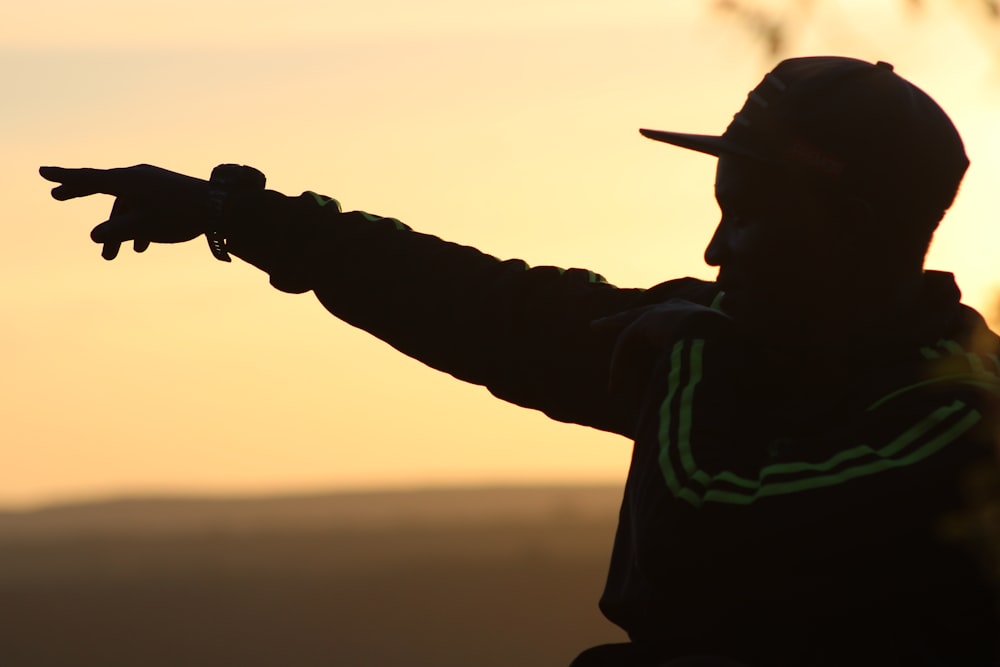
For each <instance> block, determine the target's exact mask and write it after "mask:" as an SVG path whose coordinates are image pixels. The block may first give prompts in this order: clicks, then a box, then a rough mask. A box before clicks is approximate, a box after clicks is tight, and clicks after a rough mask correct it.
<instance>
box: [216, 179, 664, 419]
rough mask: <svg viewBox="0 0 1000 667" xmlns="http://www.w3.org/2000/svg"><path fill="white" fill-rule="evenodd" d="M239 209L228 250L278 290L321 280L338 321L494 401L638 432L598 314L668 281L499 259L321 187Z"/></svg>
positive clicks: (639, 299)
mask: <svg viewBox="0 0 1000 667" xmlns="http://www.w3.org/2000/svg"><path fill="white" fill-rule="evenodd" d="M231 219H232V220H233V221H234V222H233V224H232V230H231V231H230V233H229V249H230V251H231V252H232V253H233V254H235V255H237V256H239V257H241V258H242V259H244V260H246V261H248V262H250V263H252V264H254V265H255V266H257V267H258V268H261V269H263V270H264V271H266V272H267V273H269V274H270V277H271V283H272V284H273V285H274V286H275V287H277V288H278V289H281V290H283V291H287V292H293V293H301V292H305V291H309V290H312V291H313V292H314V293H315V294H316V296H317V297H318V298H319V300H320V302H321V303H322V304H323V305H324V306H325V307H326V308H327V309H328V310H329V311H330V312H331V313H333V314H334V315H336V316H337V317H338V318H340V319H342V320H344V321H345V322H347V323H349V324H351V325H353V326H356V327H359V328H361V329H364V330H365V331H368V332H369V333H372V334H374V335H375V336H377V337H378V338H380V339H382V340H383V341H385V342H387V343H389V344H390V345H392V346H393V347H395V348H396V349H398V350H400V351H401V352H403V353H405V354H407V355H409V356H411V357H414V358H416V359H418V360H420V361H422V362H424V363H426V364H428V365H429V366H431V367H433V368H436V369H438V370H442V371H445V372H447V373H450V374H451V375H453V376H455V377H456V378H459V379H461V380H464V381H467V382H472V383H475V384H480V385H484V386H485V387H487V388H488V389H489V391H490V392H492V393H493V394H494V395H496V396H497V397H499V398H502V399H504V400H507V401H510V402H512V403H515V404H517V405H521V406H525V407H531V408H535V409H538V410H541V411H543V412H544V413H545V414H547V415H548V416H550V417H552V418H554V419H557V420H560V421H565V422H572V423H577V424H583V425H586V426H592V427H595V428H598V429H602V430H606V431H611V432H615V433H619V434H622V435H626V436H629V437H631V436H633V435H634V434H633V431H634V422H635V414H633V413H634V412H635V406H634V404H633V403H632V402H631V401H628V400H625V399H624V397H615V396H610V395H609V394H608V391H607V385H608V372H609V365H610V359H611V355H612V351H613V348H614V342H615V336H614V334H609V333H607V332H600V331H597V330H595V329H594V328H593V327H591V322H592V321H593V320H594V319H596V318H600V317H603V316H607V315H610V314H613V313H617V312H621V311H623V310H627V309H630V308H635V307H637V306H641V305H643V304H645V303H648V302H649V301H650V300H651V299H656V298H659V295H660V293H661V292H662V291H663V290H652V291H650V290H640V289H618V288H616V287H613V286H612V285H609V284H607V283H606V282H605V281H604V279H603V278H601V277H600V276H598V275H596V274H594V273H592V272H590V271H585V270H582V269H569V270H563V269H559V268H556V267H551V266H539V267H534V268H529V267H528V266H527V265H526V264H525V263H524V262H523V261H521V260H506V261H501V260H499V259H497V258H495V257H492V256H490V255H487V254H484V253H482V252H479V251H478V250H476V249H474V248H470V247H466V246H461V245H457V244H454V243H449V242H446V241H443V240H441V239H439V238H436V237H434V236H430V235H426V234H420V233H417V232H414V231H412V230H411V229H410V228H409V227H407V226H406V225H404V224H402V223H401V222H399V221H398V220H395V219H391V218H382V217H378V216H373V215H370V214H367V213H362V212H349V213H343V212H341V211H340V207H339V204H338V203H337V202H336V201H335V200H330V199H327V198H325V197H322V196H319V195H316V194H313V193H304V194H303V195H302V196H300V197H296V198H292V197H286V196H284V195H281V194H279V193H277V192H273V191H265V192H264V193H257V194H255V195H247V196H245V197H243V198H240V199H237V200H236V201H235V202H234V204H233V208H232V211H231Z"/></svg>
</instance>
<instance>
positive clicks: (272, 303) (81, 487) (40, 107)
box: [0, 0, 1000, 507]
mask: <svg viewBox="0 0 1000 667" xmlns="http://www.w3.org/2000/svg"><path fill="white" fill-rule="evenodd" d="M356 4H362V3H336V2H334V3H330V2H319V1H318V0H313V1H295V0H290V1H286V2H282V3H275V2H242V3H231V2H218V3H194V2H190V1H188V0H183V1H175V2H172V3H135V2H124V1H119V0H97V1H94V2H89V3H86V4H85V5H84V4H81V3H76V2H70V1H69V0H50V1H49V2H47V3H44V5H43V4H41V3H34V4H25V3H18V4H17V6H16V7H13V8H8V9H7V10H5V21H4V23H3V25H0V44H3V47H0V82H3V85H4V86H5V88H6V90H5V94H4V100H5V103H4V108H3V109H2V110H0V115H2V116H3V120H4V121H5V122H4V123H3V124H2V126H3V128H4V129H3V143H4V148H5V151H4V154H5V158H4V160H2V161H0V176H2V177H3V182H4V183H5V188H4V192H5V195H6V198H7V222H6V224H5V226H4V229H5V230H6V232H7V234H6V236H7V238H6V243H5V244H4V245H3V247H2V248H0V259H2V261H0V272H2V274H3V275H2V279H3V282H2V284H3V285H4V286H5V287H4V289H3V291H2V292H0V298H2V300H3V309H4V312H5V314H6V316H5V320H4V322H5V326H4V327H3V328H2V330H0V343H2V345H3V350H4V351H5V364H4V371H5V372H4V376H5V378H6V382H4V383H3V384H2V385H0V412H2V414H0V443H2V448H0V452H2V459H0V507H3V506H24V505H31V504H37V503H44V502H49V501H52V500H56V499H67V498H78V497H93V496H105V495H119V494H135V493H183V492H205V493H229V492H240V493H244V492H246V493H250V492H254V493H256V492H273V491H288V490H309V489H324V488H342V487H359V486H395V485H425V484H437V483H449V484H451V483H462V484H476V483H484V482H511V481H523V482H527V481H553V480H554V481H566V482H570V481H598V480H600V481H615V480H620V479H622V478H623V475H624V471H625V467H626V465H627V461H628V454H629V445H628V443H627V442H625V441H624V440H622V439H621V438H617V437H613V436H607V435H605V434H601V433H597V432H593V431H590V430H588V429H583V428H579V427H572V426H566V425H562V424H556V423H553V422H550V421H548V420H547V419H545V418H544V417H542V416H541V415H538V414H535V413H533V412H530V411H526V410H522V409H518V408H514V407H512V406H508V405H505V404H503V403H501V402H499V401H497V400H496V399H493V398H492V397H490V396H489V395H488V393H487V392H486V391H485V390H483V389H481V388H478V387H471V386H466V385H462V384H461V383H458V382H456V381H454V380H453V379H451V378H450V377H448V376H444V375H441V374H438V373H436V372H433V371H430V370H428V369H426V368H424V367H423V366H421V365H420V364H419V363H417V362H414V361H412V360H409V359H406V358H404V357H402V356H400V355H399V354H397V353H395V352H394V351H392V350H391V349H389V348H388V347H387V346H385V345H384V344H382V343H380V342H378V341H376V340H373V339H370V338H369V337H367V336H366V335H364V334H362V333H360V332H358V331H354V330H352V329H350V328H349V327H347V326H346V325H344V324H342V323H340V322H338V321H337V320H335V319H334V318H333V317H331V316H329V315H328V314H327V313H326V312H325V311H324V310H323V309H322V308H321V307H320V306H319V305H318V304H317V303H316V302H315V300H314V299H313V298H312V297H311V296H310V295H302V296H297V297H295V296H289V295H284V294H281V293H278V292H276V291H274V290H273V289H271V288H270V287H269V286H268V284H267V279H266V276H264V275H263V274H260V273H259V272H257V271H256V270H255V269H253V268H252V267H249V266H246V265H242V264H239V263H235V264H233V265H225V264H222V263H220V262H216V261H215V260H213V259H212V258H211V256H210V255H209V253H208V250H207V247H206V246H205V244H204V243H203V242H202V241H197V242H194V243H191V244H188V245H186V246H176V247H165V246H160V247H154V248H152V249H151V250H150V251H148V252H147V253H146V254H145V255H142V256H135V255H133V254H132V253H131V252H126V251H123V253H122V255H121V256H120V257H119V259H118V260H116V261H115V262H111V263H107V262H104V261H103V260H101V259H100V256H99V250H98V248H97V247H96V246H93V245H92V244H91V243H90V242H89V240H88V238H87V232H88V231H89V228H90V226H92V224H95V223H97V222H100V221H101V220H103V216H105V215H106V213H107V211H108V209H109V208H110V200H109V199H107V198H92V199H91V200H86V201H74V202H69V203H64V204H59V203H56V202H54V201H52V200H50V199H48V195H47V191H48V187H49V186H48V184H46V183H45V182H44V181H42V180H41V179H40V178H38V177H37V176H36V169H37V167H38V165H41V164H60V165H64V166H84V165H87V166H99V167H110V166H120V165H127V164H135V163H139V162H151V163H154V164H159V165H161V166H164V167H167V168H170V169H175V170H178V171H183V172H187V173H192V174H196V175H203V176H204V175H207V174H208V173H209V171H210V170H211V167H212V166H213V165H215V164H216V163H219V162H241V163H247V164H253V165H255V166H257V167H258V168H260V169H262V170H263V171H265V173H267V174H268V176H269V184H270V186H271V187H273V188H275V189H278V190H281V191H283V192H287V193H293V194H295V193H298V192H300V191H302V190H306V189H313V190H318V191H321V192H324V193H326V194H329V195H332V196H337V197H338V198H339V199H340V200H341V201H342V202H343V203H344V205H345V207H347V208H362V209H366V210H370V211H372V212H377V213H381V214H384V215H392V216H395V217H399V218H401V219H403V220H405V221H406V222H408V223H409V224H411V225H412V226H414V227H416V228H417V229H420V230H422V231H428V232H431V233H435V234H438V235H441V236H444V237H446V238H449V239H452V240H456V241H460V242H463V243H468V244H472V245H476V246H478V247H480V248H482V249H483V250H486V251H488V252H490V253H492V254H495V255H498V256H503V257H510V256H517V257H522V258H524V259H526V260H527V261H528V262H529V263H532V264H543V263H544V264H556V265H561V266H567V267H568V266H583V267H586V268H590V269H593V270H596V271H598V272H600V273H602V274H604V275H605V276H607V277H608V279H609V280H610V281H611V282H614V283H616V284H619V285H623V286H648V285H650V284H653V283H655V282H659V281H660V280H664V279H667V278H671V277H677V276H681V275H696V276H699V277H711V276H712V275H713V272H712V271H711V270H709V269H708V268H707V267H705V266H704V265H703V263H702V261H701V253H702V249H703V246H704V244H705V243H706V241H707V240H708V238H709V235H710V233H711V231H712V227H713V225H714V223H715V218H716V210H715V206H714V202H713V199H712V180H713V172H714V163H713V161H712V160H711V159H709V158H706V157H704V156H700V155H696V154H693V153H688V152H686V151H681V150H678V149H671V148H669V147H666V146H662V145H659V144H655V143H654V142H650V141H648V140H644V139H642V138H641V137H640V136H639V135H638V133H637V131H636V130H637V128H638V127H650V126H651V127H658V128H663V129H679V130H689V131H695V132H706V133H714V132H719V131H721V130H722V129H723V128H724V127H725V126H726V125H727V124H728V122H729V119H730V118H731V116H732V114H733V112H734V111H736V110H737V109H738V108H739V106H740V105H741V104H742V100H743V96H744V95H745V93H746V91H747V90H749V89H750V88H751V87H753V86H754V85H755V84H756V83H757V81H758V80H759V79H760V77H761V76H762V74H763V73H764V72H765V71H767V69H769V68H770V67H771V66H772V65H773V60H772V59H771V58H769V57H768V56H766V55H765V54H764V53H763V52H762V51H761V49H760V48H759V47H758V46H757V45H756V44H755V43H753V41H752V40H751V38H750V37H749V36H748V35H747V34H746V33H744V32H743V31H742V30H741V29H740V27H739V26H738V25H736V24H735V23H733V22H731V21H730V20H727V19H725V18H720V17H719V16H717V15H714V14H712V13H711V12H709V11H707V9H705V7H707V6H708V5H709V4H710V3H708V2H705V3H698V2H687V1H685V2H680V1H675V2H662V1H660V0H657V1H655V2H654V1H653V0H648V1H643V2H633V3H626V4H624V5H623V4H622V3H612V2H608V1H596V0H593V1H589V2H580V1H577V2H569V1H568V0H531V1H530V2H529V1H528V0H519V1H518V2H508V3H496V6H495V7H492V8H491V9H489V10H485V9H484V8H483V7H481V6H480V5H477V4H476V3H467V2H459V1H458V0H426V1H425V2H422V3H412V2H408V1H405V2H404V1H403V0H378V1H377V2H376V1H373V2H368V3H363V4H364V9H361V8H358V7H355V5H356ZM943 4H947V3H937V4H935V3H929V5H930V10H929V15H928V16H924V17H923V18H922V19H920V18H912V17H911V18H907V17H905V16H902V15H901V14H900V13H899V12H898V11H897V9H896V8H897V6H898V3H894V2H891V1H890V0H885V1H884V2H869V3H861V2H857V1H855V2H846V1H844V2H840V3H833V2H831V3H826V4H823V3H821V5H822V7H821V8H820V10H818V11H819V12H820V14H819V15H818V16H816V17H814V20H813V21H812V22H811V23H810V24H809V25H808V26H807V27H806V28H804V29H803V30H802V31H801V32H798V33H797V34H796V38H795V40H794V41H793V43H792V44H791V50H792V52H791V53H789V54H788V55H803V54H813V53H820V52H826V53H831V52H835V53H842V54H845V55H854V56H857V57H863V58H868V59H870V60H875V59H883V60H889V61H891V62H893V63H894V64H895V65H896V67H897V71H899V72H900V73H901V74H902V75H903V76H906V77H907V78H910V79H911V80H913V81H914V82H915V83H917V84H918V85H920V86H922V87H923V88H925V89H926V90H928V91H929V92H930V93H931V94H932V95H933V96H934V97H935V98H936V99H938V100H939V102H941V104H942V105H943V106H944V107H945V108H946V109H947V110H948V111H949V112H950V113H951V115H952V117H953V118H954V120H955V122H956V124H957V125H958V127H959V129H960V130H961V131H962V133H963V136H964V137H965V140H966V144H967V147H968V152H969V154H970V156H971V157H972V160H973V167H972V170H971V171H970V173H969V175H968V177H967V179H966V183H965V185H964V188H963V192H962V193H961V195H960V197H959V201H958V202H957V204H956V206H955V208H954V210H953V212H952V214H950V215H949V218H948V219H947V220H946V222H945V225H944V227H943V229H942V231H941V232H940V233H939V235H938V238H937V240H936V242H935V246H934V249H933V251H932V255H931V258H930V262H929V264H930V266H931V267H932V268H943V269H948V270H953V271H956V273H957V274H958V277H959V280H960V283H961V284H962V285H963V288H964V289H965V292H966V295H967V301H968V302H969V303H970V304H972V305H975V306H978V307H980V308H983V309H992V303H993V293H994V290H995V289H996V288H997V287H998V286H1000V277H998V276H997V273H996V271H995V267H994V265H993V262H994V259H993V253H991V252H986V251H984V250H983V249H984V248H995V247H997V246H998V242H1000V225H997V224H996V209H995V204H994V202H993V198H992V194H993V192H994V190H995V183H996V178H997V174H998V173H1000V130H998V129H997V124H996V118H998V113H1000V72H998V69H1000V65H998V64H997V62H996V61H993V60H991V59H990V58H989V55H988V53H987V52H986V50H985V49H984V48H983V47H982V43H981V42H979V41H977V38H976V36H975V35H974V34H972V32H970V31H968V30H967V29H966V24H965V23H963V22H962V21H961V20H960V18H961V17H959V16H958V15H956V14H954V13H952V12H949V11H946V10H944V9H942V8H941V5H943ZM84 8H86V9H84ZM942 54H944V55H942Z"/></svg>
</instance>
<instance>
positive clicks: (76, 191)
mask: <svg viewBox="0 0 1000 667" xmlns="http://www.w3.org/2000/svg"><path fill="white" fill-rule="evenodd" d="M112 171H113V170H111V169H91V168H82V169H67V168H65V167H39V169H38V173H39V174H40V175H41V177H42V178H44V179H45V180H47V181H52V182H53V183H61V185H59V186H58V187H55V188H52V198H53V199H57V200H59V201H66V200H67V199H73V198H74V197H86V196H88V195H93V194H98V193H103V194H114V192H111V191H110V190H111V183H110V182H109V180H110V179H109V177H110V175H111V172H112Z"/></svg>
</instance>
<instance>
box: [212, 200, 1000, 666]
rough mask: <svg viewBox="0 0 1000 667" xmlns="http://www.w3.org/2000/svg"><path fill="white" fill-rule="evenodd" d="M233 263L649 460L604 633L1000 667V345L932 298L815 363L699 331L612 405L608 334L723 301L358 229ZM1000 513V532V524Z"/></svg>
mask: <svg viewBox="0 0 1000 667" xmlns="http://www.w3.org/2000/svg"><path fill="white" fill-rule="evenodd" d="M231 215H232V219H233V220H234V223H233V230H232V232H231V233H230V241H229V245H230V250H231V252H233V253H234V254H236V255H238V256H240V257H242V258H243V259H245V260H247V261H249V262H251V263H253V264H255V265H256V266H258V267H259V268H261V269H263V270H264V271H266V272H267V273H268V274H269V275H270V280H271V282H272V284H273V285H274V286H275V287H277V288H278V289H281V290H284V291H287V292H295V293H299V292H305V291H309V290H312V291H313V292H314V293H315V294H316V296H317V297H318V299H319V300H320V302H321V303H322V304H323V306H325V307H326V308H327V309H328V310H329V311H330V312H331V313H333V314H334V315H335V316H337V317H339V318H341V319H342V320H344V321H346V322H348V323H350V324H352V325H354V326H357V327H360V328H362V329H364V330H366V331H368V332H370V333H372V334H374V335H375V336H377V337H379V338H381V339H382V340H384V341H386V342H387V343H388V344H390V345H392V346H393V347H395V348H396V349H398V350H400V351H401V352H403V353H404V354H407V355H409V356H411V357H414V358H416V359H419V360H421V361H422V362H424V363H426V364H428V365H430V366H432V367H434V368H437V369H439V370H441V371H444V372H447V373H450V374H451V375H453V376H455V377H456V378H458V379H460V380H463V381H467V382H472V383H476V384H480V385H483V386H485V387H486V388H488V389H489V391H490V392H492V393H493V394H494V395H496V396H497V397H499V398H501V399H503V400H506V401H510V402H512V403H515V404H517V405H521V406H524V407H528V408H533V409H537V410H541V411H543V412H544V413H545V414H547V415H548V416H550V417H552V418H553V419H557V420H560V421H564V422H571V423H576V424H581V425H584V426H590V427H593V428H598V429H602V430H605V431H609V432H613V433H617V434H620V435H622V436H625V437H627V438H630V439H632V440H634V443H635V444H634V448H633V456H632V464H631V467H630V471H629V475H628V479H627V481H626V484H625V491H624V497H623V502H622V506H621V513H620V521H619V526H618V529H617V534H616V537H615V542H614V548H613V553H612V557H611V563H610V567H609V574H608V578H607V584H606V588H605V591H604V594H603V596H602V598H601V601H600V607H601V610H602V611H603V613H604V614H605V615H606V616H607V617H608V618H609V619H610V620H611V621H613V622H614V623H616V624H618V625H619V626H621V627H622V628H623V629H624V630H625V631H626V632H627V633H628V635H629V637H630V639H631V640H632V642H634V643H635V644H637V645H641V646H643V647H644V649H645V650H646V651H647V652H648V653H649V654H650V655H654V656H657V657H658V658H663V659H666V658H669V657H673V656H682V655H692V654H706V653H710V654H719V655H726V656H729V657H731V658H735V659H739V660H742V661H745V662H746V663H748V664H751V665H755V666H758V667H767V666H771V665H774V666H778V665H810V664H812V665H826V664H852V665H863V664H873V665H874V664H879V665H891V664H901V665H902V664H907V665H920V664H924V665H936V664H943V665H965V664H967V665H993V664H997V662H996V660H997V658H996V656H997V654H996V637H997V634H998V633H997V629H998V626H997V618H996V609H997V597H996V586H995V584H996V580H995V575H996V573H997V567H998V563H1000V559H998V551H997V547H998V544H1000V538H998V533H1000V529H998V527H997V525H996V520H995V518H993V519H992V522H993V523H992V524H990V520H991V519H990V517H991V516H992V517H995V516H996V514H995V512H996V509H997V508H998V507H1000V504H998V502H997V498H998V497H1000V476H998V475H997V465H996V457H995V450H996V446H997V436H998V433H1000V429H998V426H997V424H998V421H997V412H998V411H997V408H998V404H1000V361H998V357H997V352H998V349H1000V341H998V339H997V337H996V336H995V335H994V334H992V333H991V332H990V331H989V329H988V328H987V326H986V324H985V322H984V321H983V318H982V317H981V316H980V315H979V314H978V313H976V312H975V311H973V310H972V309H970V308H968V307H966V306H964V305H962V304H961V303H960V295H959V291H958V288H957V287H956V286H955V283H954V280H953V278H952V277H951V276H950V274H943V273H934V272H927V273H926V275H925V285H924V290H923V294H922V296H921V298H920V301H919V303H918V304H917V307H915V308H914V309H913V312H911V313H908V314H906V315H905V317H903V318H902V319H900V321H898V322H895V323H893V324H892V326H889V327H887V328H886V329H884V330H878V331H872V332H870V335H866V336H863V337H859V338H858V339H857V340H850V341H844V342H843V345H842V346H841V349H840V350H839V354H838V355H837V356H836V358H835V361H834V360H833V358H832V357H829V356H828V355H827V354H826V352H825V351H822V350H819V351H812V352H808V351H806V352H801V351H800V352H796V353H794V354H792V353H790V352H789V351H788V350H782V349H780V348H776V347H775V346H774V345H772V344H770V343H769V342H768V341H766V340H759V339H756V338H754V337H753V336H746V335H742V334H741V333H740V332H739V331H738V329H737V330H733V328H732V327H721V326H715V325H712V326H706V325H705V323H704V322H700V323H699V322H696V321H689V322H681V323H680V324H679V326H678V327H677V331H676V333H675V334H674V335H672V337H671V338H670V339H669V340H666V341H664V343H663V344H662V345H659V346H655V347H654V348H653V349H649V350H645V351H644V353H643V354H641V355H638V357H635V358H632V359H631V360H630V362H629V363H631V364H632V367H630V368H627V369H625V370H626V373H625V376H626V377H627V378H628V382H627V383H626V386H625V387H624V388H618V389H617V390H615V391H611V390H609V380H610V379H611V378H610V372H611V365H612V359H614V358H615V354H616V349H617V348H616V346H617V345H618V343H619V332H617V331H614V330H607V329H605V328H602V327H600V326H595V325H594V322H595V321H597V320H600V319H601V318H607V317H610V316H615V315H619V314H621V313H625V312H629V311H635V312H637V313H638V312H642V309H643V308H649V307H653V306H656V305H657V304H663V303H665V302H669V301H671V300H680V301H683V302H690V303H694V304H700V305H702V306H704V307H705V308H707V309H717V310H720V311H722V312H724V311H725V295H724V294H723V293H721V292H720V290H719V288H718V287H717V285H716V284H715V283H712V282H706V281H700V280H695V279H691V278H683V279H678V280H671V281H667V282H664V283H662V284H659V285H656V286H654V287H651V288H649V289H622V288H618V287H615V286H612V285H610V284H608V283H607V282H606V281H604V279H603V278H601V277H600V276H599V275H598V274H595V273H593V272H591V271H586V270H581V269H569V270H563V269H559V268H556V267H545V266H542V267H528V266H527V265H526V264H525V263H524V262H522V261H520V260H507V261H501V260H499V259H497V258H495V257H492V256H490V255H487V254H484V253H482V252H480V251H478V250H476V249H474V248H469V247H466V246H461V245H457V244H453V243H448V242H446V241H442V240H441V239H438V238H436V237H433V236H429V235H425V234H419V233H417V232H414V231H413V230H411V229H410V228H409V227H407V226H406V225H404V224H403V223H401V222H399V221H398V220H395V219H391V218H382V217H379V216H373V215H370V214H367V213H362V212H350V213H343V212H341V211H340V207H339V204H338V203H337V202H336V201H335V200H331V199H329V198H327V197H323V196H320V195H316V194H314V193H304V194H303V195H302V196H300V197H285V196H283V195H280V194H279V193H276V192H271V191H266V192H264V193H261V194H247V195H245V196H242V197H241V198H239V199H237V200H236V201H235V202H234V203H233V210H232V212H231ZM991 512H993V514H992V515H991V514H990V513H991Z"/></svg>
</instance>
